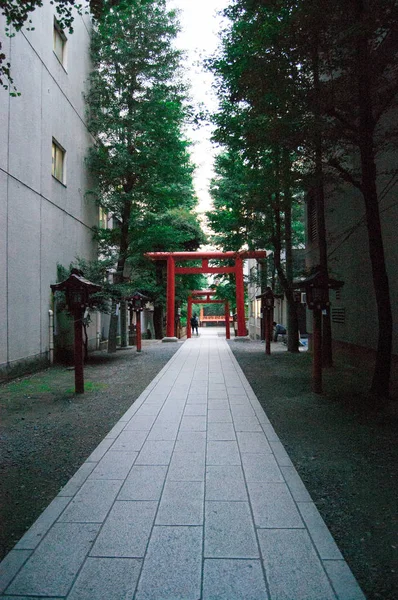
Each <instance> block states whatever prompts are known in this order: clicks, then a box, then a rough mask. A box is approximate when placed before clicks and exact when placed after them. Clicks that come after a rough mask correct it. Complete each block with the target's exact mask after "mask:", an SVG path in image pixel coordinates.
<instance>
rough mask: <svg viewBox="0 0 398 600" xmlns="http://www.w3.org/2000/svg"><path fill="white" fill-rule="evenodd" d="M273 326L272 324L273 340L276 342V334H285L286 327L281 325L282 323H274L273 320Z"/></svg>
mask: <svg viewBox="0 0 398 600" xmlns="http://www.w3.org/2000/svg"><path fill="white" fill-rule="evenodd" d="M273 326H274V342H277V341H278V335H286V333H287V331H286V327H283V325H279V323H275V321H274V322H273Z"/></svg>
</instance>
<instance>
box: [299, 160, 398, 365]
mask: <svg viewBox="0 0 398 600" xmlns="http://www.w3.org/2000/svg"><path fill="white" fill-rule="evenodd" d="M395 158H396V157H391V158H390V160H389V159H388V157H387V156H386V155H384V157H383V158H382V160H383V165H384V167H383V169H381V168H380V163H379V170H380V171H382V170H383V171H385V174H384V175H380V176H379V178H378V192H379V200H380V204H379V206H380V216H381V223H382V233H383V242H384V249H385V258H386V265H387V272H388V277H389V284H390V296H391V305H392V311H393V322H394V330H393V353H394V355H395V357H394V362H395V363H396V364H397V363H398V276H397V268H396V265H397V264H398V244H397V240H396V236H397V226H398V204H397V200H396V196H397V191H398V175H397V174H396V165H395V164H394V162H395ZM388 163H390V164H388ZM325 208H326V210H325V218H326V229H327V244H328V260H329V271H330V276H331V277H334V278H336V279H340V280H342V281H344V286H343V287H342V288H341V289H339V290H333V291H331V293H330V300H331V320H332V337H333V343H334V346H335V348H336V349H340V350H342V351H344V352H345V353H349V354H350V355H352V356H355V355H359V356H361V359H364V358H365V356H366V355H368V357H369V359H372V358H373V357H374V355H375V350H376V347H377V336H378V324H377V309H376V300H375V292H374V286H373V280H372V273H371V264H370V257H369V244H368V234H367V228H366V222H365V206H364V200H363V197H362V194H360V192H359V191H357V190H355V189H354V188H353V187H351V186H349V185H348V184H347V185H343V184H340V185H339V186H336V187H335V188H334V189H329V190H328V193H327V194H326V207H325ZM306 253H307V256H306V260H307V265H308V266H309V267H311V266H314V265H316V264H318V263H319V251H318V233H317V228H316V214H315V206H314V199H313V198H312V197H311V195H309V197H308V199H307V252H306ZM309 323H310V327H311V317H309Z"/></svg>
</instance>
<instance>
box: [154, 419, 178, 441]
mask: <svg viewBox="0 0 398 600" xmlns="http://www.w3.org/2000/svg"><path fill="white" fill-rule="evenodd" d="M177 432H178V423H158V422H156V423H155V425H154V426H153V427H152V429H151V431H150V433H149V435H148V440H161V441H173V440H175V439H177Z"/></svg>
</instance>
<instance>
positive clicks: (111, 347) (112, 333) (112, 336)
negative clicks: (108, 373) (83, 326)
mask: <svg viewBox="0 0 398 600" xmlns="http://www.w3.org/2000/svg"><path fill="white" fill-rule="evenodd" d="M117 322H118V316H117V314H116V302H112V312H111V319H110V322H109V336H108V352H109V354H111V353H112V352H116V347H117V343H116V339H117Z"/></svg>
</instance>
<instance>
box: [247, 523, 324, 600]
mask: <svg viewBox="0 0 398 600" xmlns="http://www.w3.org/2000/svg"><path fill="white" fill-rule="evenodd" d="M258 537H259V541H260V548H261V554H262V556H263V560H264V567H265V572H266V574H267V579H268V585H269V590H270V594H271V599H272V600H293V598H294V600H321V599H322V600H335V598H336V596H335V594H334V593H333V590H332V587H331V585H330V583H329V581H328V579H327V577H326V574H325V572H324V570H323V568H322V564H321V562H320V560H319V558H318V556H317V554H316V552H315V550H314V547H313V545H312V544H311V540H310V538H309V535H308V533H307V531H305V530H289V529H285V530H283V529H274V530H272V529H260V530H258Z"/></svg>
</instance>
